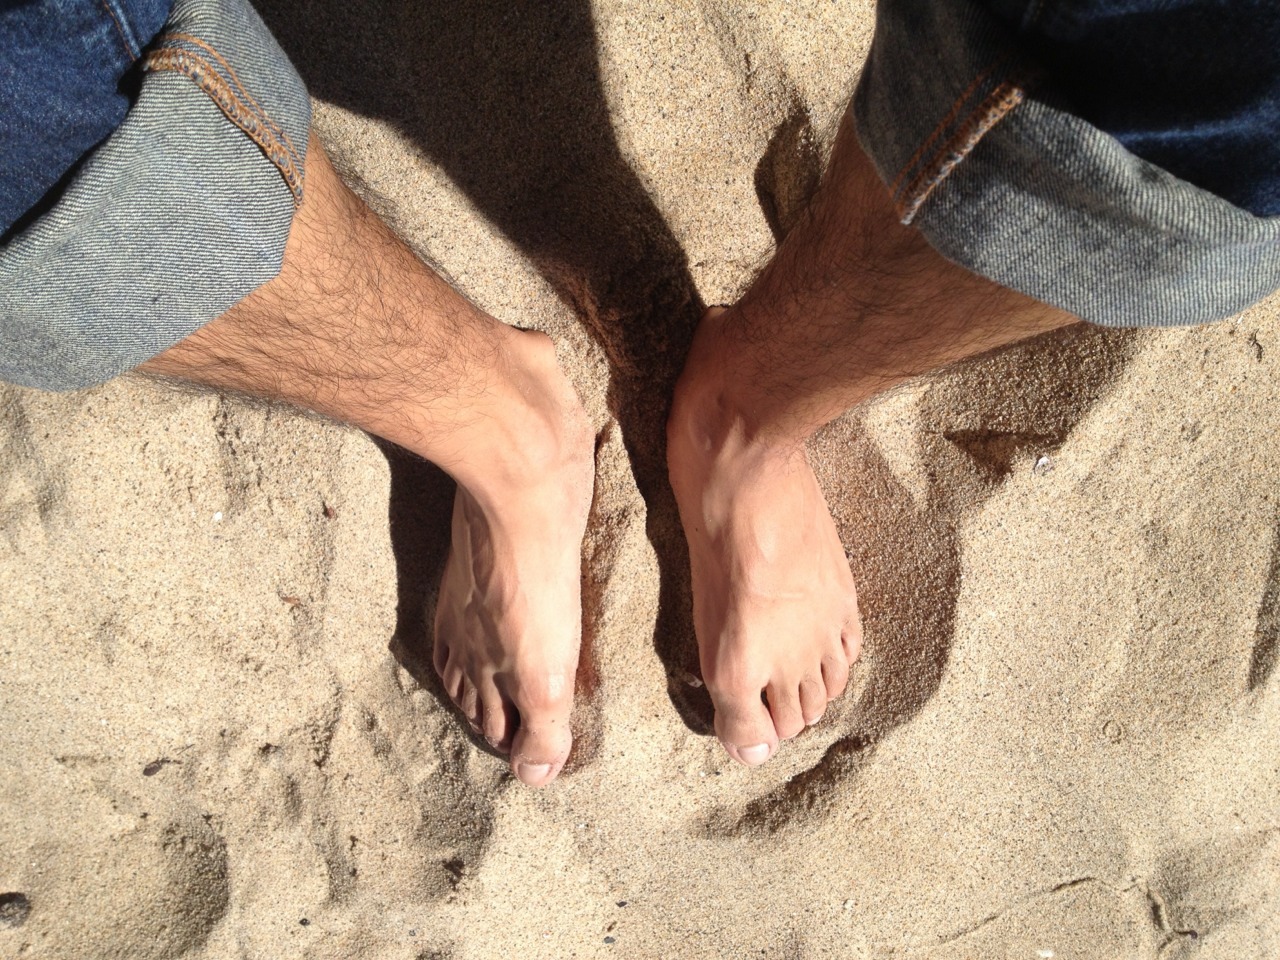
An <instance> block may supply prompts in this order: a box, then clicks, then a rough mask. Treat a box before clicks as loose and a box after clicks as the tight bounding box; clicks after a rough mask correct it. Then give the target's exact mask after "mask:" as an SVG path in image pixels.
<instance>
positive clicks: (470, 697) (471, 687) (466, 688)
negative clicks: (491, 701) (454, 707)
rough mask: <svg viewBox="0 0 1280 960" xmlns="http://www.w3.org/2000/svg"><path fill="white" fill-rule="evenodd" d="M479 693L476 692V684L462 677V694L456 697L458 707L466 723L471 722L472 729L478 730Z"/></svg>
mask: <svg viewBox="0 0 1280 960" xmlns="http://www.w3.org/2000/svg"><path fill="white" fill-rule="evenodd" d="M479 704H480V695H479V694H478V693H477V692H476V686H475V684H474V683H472V682H471V681H470V680H468V679H467V678H466V677H463V679H462V696H461V697H460V698H459V699H458V709H460V710H461V711H462V715H463V716H464V717H466V718H467V723H469V724H471V729H472V730H478V729H479V727H480V706H479Z"/></svg>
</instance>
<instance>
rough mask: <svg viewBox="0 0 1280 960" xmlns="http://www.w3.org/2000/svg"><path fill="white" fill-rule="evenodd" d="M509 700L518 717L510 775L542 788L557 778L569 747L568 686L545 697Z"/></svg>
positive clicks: (570, 701) (570, 706) (570, 703)
mask: <svg viewBox="0 0 1280 960" xmlns="http://www.w3.org/2000/svg"><path fill="white" fill-rule="evenodd" d="M553 686H554V684H553ZM512 699H513V702H514V704H515V708H516V711H517V712H518V713H519V715H520V718H519V721H518V726H517V727H516V732H515V736H514V737H512V740H511V772H512V773H514V774H515V775H516V777H517V778H519V780H520V782H521V783H524V784H527V785H528V786H530V787H541V786H545V785H546V784H548V783H550V782H551V781H552V780H554V779H555V778H556V776H557V775H559V773H560V771H561V769H563V767H564V764H565V761H566V760H568V759H569V750H570V749H571V748H572V747H573V733H572V731H571V729H570V726H569V716H570V714H571V713H572V711H573V690H572V687H569V689H568V690H567V691H564V692H557V693H555V694H553V695H549V696H548V695H543V696H533V697H529V696H526V697H514V698H512Z"/></svg>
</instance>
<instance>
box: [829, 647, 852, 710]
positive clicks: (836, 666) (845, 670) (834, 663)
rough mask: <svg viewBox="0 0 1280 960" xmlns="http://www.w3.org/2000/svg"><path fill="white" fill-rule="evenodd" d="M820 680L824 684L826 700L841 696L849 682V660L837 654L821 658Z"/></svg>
mask: <svg viewBox="0 0 1280 960" xmlns="http://www.w3.org/2000/svg"><path fill="white" fill-rule="evenodd" d="M822 682H823V683H824V684H826V688H827V699H828V700H835V699H836V698H837V697H840V696H842V695H843V694H844V688H845V687H846V686H848V684H849V661H848V660H847V659H845V657H844V656H841V655H839V654H836V655H833V656H830V657H825V658H823V661H822Z"/></svg>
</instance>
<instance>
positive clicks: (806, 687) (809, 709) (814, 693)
mask: <svg viewBox="0 0 1280 960" xmlns="http://www.w3.org/2000/svg"><path fill="white" fill-rule="evenodd" d="M826 709H827V685H826V683H824V682H823V680H822V679H820V678H818V677H806V678H805V679H804V680H801V681H800V715H801V716H803V717H804V725H805V726H806V727H812V726H813V725H814V724H815V723H817V722H818V721H819V720H821V719H822V714H823V712H824V711H825V710H826Z"/></svg>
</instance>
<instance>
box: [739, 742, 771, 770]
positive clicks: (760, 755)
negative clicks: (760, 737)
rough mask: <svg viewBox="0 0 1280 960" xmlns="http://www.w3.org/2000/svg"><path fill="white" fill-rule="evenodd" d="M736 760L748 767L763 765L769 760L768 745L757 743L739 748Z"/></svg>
mask: <svg viewBox="0 0 1280 960" xmlns="http://www.w3.org/2000/svg"><path fill="white" fill-rule="evenodd" d="M738 759H740V760H741V761H742V762H743V763H745V764H746V765H747V766H749V767H754V766H756V765H757V764H761V763H764V762H765V761H766V760H768V759H769V745H768V744H767V743H757V744H755V745H754V746H750V747H739V748H738Z"/></svg>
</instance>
